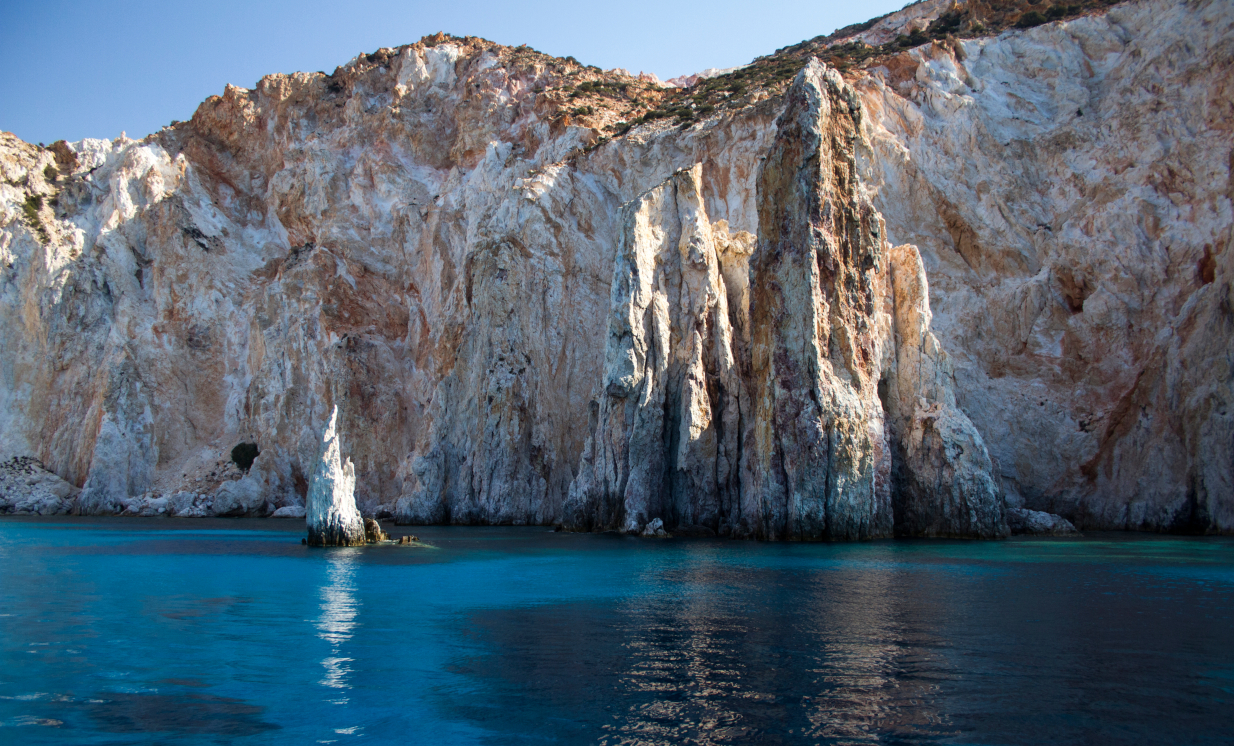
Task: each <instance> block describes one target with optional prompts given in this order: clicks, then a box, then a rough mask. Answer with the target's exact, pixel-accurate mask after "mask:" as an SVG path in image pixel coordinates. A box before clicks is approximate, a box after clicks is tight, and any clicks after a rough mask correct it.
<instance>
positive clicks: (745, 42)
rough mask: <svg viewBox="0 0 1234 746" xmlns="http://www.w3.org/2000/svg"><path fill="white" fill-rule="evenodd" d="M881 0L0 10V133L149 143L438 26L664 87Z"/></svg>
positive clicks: (167, 0) (126, 0)
mask: <svg viewBox="0 0 1234 746" xmlns="http://www.w3.org/2000/svg"><path fill="white" fill-rule="evenodd" d="M903 5H904V0H873V1H872V2H865V3H858V2H836V1H834V0H816V1H815V2H809V3H806V2H791V1H789V0H762V1H761V2H736V1H735V0H712V1H711V2H706V3H703V2H695V1H694V0H690V1H689V2H671V1H668V2H666V1H665V0H658V1H657V0H626V1H625V2H605V3H586V2H565V1H563V0H532V1H530V2H501V0H472V1H471V2H451V0H435V1H434V2H421V1H420V0H403V1H402V2H398V1H397V0H357V1H355V2H347V1H346V0H342V1H340V0H333V1H331V2H325V1H324V0H296V1H295V2H292V1H291V0H270V1H269V2H263V1H262V0H209V1H205V0H0V19H2V20H0V69H2V70H3V71H4V73H3V75H0V130H5V131H9V132H13V133H14V134H16V135H17V136H18V137H20V138H22V139H23V140H26V141H28V142H43V143H51V142H53V141H55V140H60V139H66V140H78V139H81V138H83V137H108V138H110V137H117V136H118V135H119V134H120V132H121V131H127V133H128V135H129V137H142V136H144V135H147V134H149V133H151V132H154V131H156V130H158V129H159V128H160V127H162V126H164V125H166V124H168V123H169V122H170V121H171V120H173V119H188V118H189V117H191V116H192V115H193V111H194V110H195V109H196V108H197V105H198V104H199V103H201V101H202V100H203V99H205V98H206V97H207V96H210V95H212V94H216V93H222V91H223V86H224V85H225V84H227V83H233V84H235V85H239V86H243V87H246V88H248V87H252V86H253V84H254V83H256V82H257V80H258V79H259V78H261V76H263V75H267V74H269V73H276V72H282V73H290V72H296V71H301V70H307V71H312V70H322V71H325V72H330V71H332V70H333V69H334V68H335V67H337V66H339V65H341V64H344V63H345V62H347V61H348V60H350V59H351V58H352V57H355V56H356V55H357V54H359V53H360V52H372V51H374V50H376V49H379V48H381V47H394V46H398V45H400V44H407V43H410V42H413V41H416V40H418V39H419V38H420V37H422V36H425V35H427V34H431V33H435V32H437V31H445V32H447V33H451V34H457V35H459V36H467V35H472V36H482V37H484V38H486V39H491V40H493V41H496V42H500V43H502V44H508V45H517V44H529V45H530V46H532V47H534V48H535V49H538V50H540V51H542V52H546V53H548V54H553V55H557V56H561V57H564V56H567V55H573V56H574V57H576V58H577V59H578V60H579V61H580V62H582V63H584V64H589V65H598V66H600V67H602V68H605V69H608V68H613V67H624V68H626V69H628V70H631V71H632V72H634V73H638V72H639V71H646V72H654V73H655V74H657V75H659V76H660V77H661V78H670V77H674V76H677V75H684V74H688V73H693V72H698V71H699V70H703V69H705V68H708V67H731V66H734V65H741V64H744V63H746V62H749V61H750V60H752V59H753V58H755V57H757V56H759V55H762V54H768V53H771V52H774V51H775V50H776V49H778V48H780V47H783V46H787V45H790V44H796V43H797V42H799V41H802V40H803V39H809V38H812V37H815V36H818V35H820V34H828V33H831V32H832V31H834V30H835V29H837V28H839V27H842V26H847V25H848V24H850V23H856V22H858V21H864V20H866V19H868V18H872V17H874V16H879V15H883V14H884V13H888V12H891V11H893V10H897V9H899V8H900V7H902V6H903Z"/></svg>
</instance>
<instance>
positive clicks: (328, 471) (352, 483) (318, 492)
mask: <svg viewBox="0 0 1234 746" xmlns="http://www.w3.org/2000/svg"><path fill="white" fill-rule="evenodd" d="M337 420H338V406H335V407H334V411H332V412H331V413H330V423H329V424H328V425H326V431H325V432H324V433H323V434H322V436H321V457H320V458H319V459H318V460H317V468H316V470H315V471H314V473H313V481H312V482H310V483H309V493H308V505H307V506H306V509H305V518H306V519H307V521H308V543H309V545H310V546H315V547H355V546H362V545H363V544H364V521H363V520H361V518H360V511H359V510H358V509H357V508H356V494H355V493H356V470H355V467H353V466H352V465H351V459H347V461H346V462H344V461H343V460H342V457H341V454H340V451H339V440H338V433H337V432H336V430H335V423H336V421H337Z"/></svg>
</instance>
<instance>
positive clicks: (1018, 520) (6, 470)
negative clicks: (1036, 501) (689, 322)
mask: <svg viewBox="0 0 1234 746" xmlns="http://www.w3.org/2000/svg"><path fill="white" fill-rule="evenodd" d="M80 494H81V490H80V489H78V488H76V487H74V486H73V485H71V484H69V483H68V482H66V481H64V480H63V479H61V478H60V477H58V476H57V475H55V474H54V473H52V472H50V471H48V470H47V469H46V467H44V466H43V463H42V462H41V461H39V460H38V459H36V458H32V457H29V456H24V457H16V458H13V459H11V460H9V461H6V462H0V517H4V516H59V515H80V514H82V511H81V510H80V509H79V507H78V505H77V497H78V496H79V495H80ZM215 502H216V496H215V495H211V494H202V493H193V492H188V491H179V492H176V493H173V494H170V495H155V494H153V493H150V494H146V495H139V496H136V497H133V498H131V499H130V500H129V501H127V502H126V503H124V504H123V507H122V509H121V510H119V511H117V512H115V513H113V515H119V516H129V517H143V518H238V517H250V518H276V519H277V518H292V519H300V520H303V519H304V518H305V507H304V506H303V505H296V504H291V505H284V506H281V507H275V508H273V509H267V508H269V507H272V506H271V505H270V503H263V505H262V509H260V510H257V511H253V512H243V513H239V512H236V511H235V509H234V504H233V503H232V502H231V501H230V499H229V497H228V496H227V495H226V494H224V495H223V496H222V497H220V498H218V503H219V504H220V505H225V506H228V507H227V509H226V510H225V512H215V511H214V505H215ZM96 515H97V513H96ZM1006 515H1007V525H1008V526H1009V528H1010V529H1011V534H1012V535H1013V536H1015V535H1021V534H1028V535H1039V536H1067V535H1078V533H1079V532H1078V531H1076V529H1075V527H1074V526H1072V525H1071V522H1070V521H1068V520H1066V519H1065V518H1061V517H1060V516H1056V515H1053V514H1050V513H1043V512H1041V511H1035V510H1025V509H1023V508H1014V507H1008V508H1007V511H1006ZM393 518H394V515H393V514H392V513H391V512H390V511H388V510H383V511H379V512H376V513H373V514H370V515H364V516H363V521H364V536H365V541H366V542H367V543H378V542H382V541H388V540H389V539H390V537H389V536H388V535H386V534H385V533H384V532H383V531H382V529H381V526H380V523H378V521H379V520H393ZM641 535H642V536H646V537H656V538H667V537H670V536H673V537H678V538H683V537H684V538H710V537H715V536H716V533H715V532H714V531H712V530H711V529H709V528H707V527H705V526H683V527H680V528H679V529H678V530H676V531H674V532H672V533H671V534H670V533H669V532H667V531H665V530H664V527H663V522H662V521H660V520H659V519H656V520H654V521H652V522H650V523H649V524H648V526H647V527H645V528H644V529H643V531H642V532H641ZM409 538H411V537H409ZM404 543H406V542H404Z"/></svg>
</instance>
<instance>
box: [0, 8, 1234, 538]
mask: <svg viewBox="0 0 1234 746" xmlns="http://www.w3.org/2000/svg"><path fill="white" fill-rule="evenodd" d="M1089 5H1090V3H1088V2H1085V3H1081V4H1080V5H1077V6H1069V7H1072V8H1078V9H1079V10H1078V11H1076V12H1074V13H1073V12H1071V11H1067V12H1066V13H1064V14H1063V15H1064V16H1065V17H1064V18H1063V19H1062V20H1058V21H1055V22H1051V23H1044V24H1040V25H1036V26H1035V27H1033V28H1025V29H1013V30H1007V31H1005V32H1002V33H999V34H997V35H993V34H992V30H993V31H997V30H998V29H1002V28H1004V27H1010V26H1011V25H1012V24H1013V21H1014V18H1012V17H1011V16H1007V15H1006V14H1005V13H1003V11H1001V10H999V8H1001V7H1002V5H1000V4H998V3H985V4H981V3H968V4H965V3H961V4H959V5H956V6H954V7H953V6H951V5H948V4H945V3H934V2H929V3H922V4H919V5H918V6H913V7H912V9H906V11H904V12H901V13H898V14H893V16H889V17H887V18H886V19H883V20H882V21H880V22H879V23H876V24H873V25H870V26H867V27H866V28H863V29H859V30H858V31H856V32H854V33H852V34H849V35H848V36H843V35H840V36H837V37H836V38H831V37H828V38H827V39H822V40H815V41H814V42H811V43H810V44H806V45H802V46H800V47H799V48H792V49H790V50H782V53H780V54H778V55H775V56H772V57H768V58H765V59H763V60H760V61H756V64H754V65H752V66H750V67H749V68H748V69H745V70H738V71H733V72H730V73H725V74H724V75H720V76H715V77H709V78H699V79H698V80H696V81H695V82H694V84H693V86H692V87H691V88H689V89H682V90H677V89H660V88H656V87H655V86H653V85H651V84H650V83H647V82H645V81H637V80H634V79H630V78H628V77H624V76H622V75H620V74H616V73H614V74H612V75H607V74H604V73H602V72H600V71H596V70H593V69H589V68H583V67H581V66H579V65H577V64H576V63H574V62H573V61H562V60H555V59H553V58H549V57H546V56H544V55H539V54H537V53H533V52H530V51H529V50H526V49H524V48H518V49H510V48H505V47H500V46H498V45H494V44H491V43H488V42H484V41H482V40H477V39H471V38H468V39H458V38H450V37H444V36H438V37H434V38H431V39H426V40H424V41H422V42H420V43H417V44H413V45H409V46H405V47H400V48H398V49H384V50H379V51H378V52H376V53H374V54H368V55H361V56H359V57H357V58H356V59H355V60H353V61H351V62H350V63H348V64H347V65H345V66H343V67H341V68H339V69H338V70H336V71H335V72H334V73H333V74H331V75H324V74H320V73H314V74H295V75H290V76H285V75H276V76H270V77H267V78H264V79H263V80H262V81H261V82H260V83H259V84H258V85H257V87H256V88H255V89H253V90H245V89H240V88H235V87H228V88H227V90H226V92H225V93H224V95H223V96H219V97H213V98H211V99H210V100H208V101H206V102H205V103H204V104H203V105H202V106H201V108H200V109H199V110H198V112H197V113H196V114H195V115H194V117H193V119H192V120H191V121H189V122H184V123H178V124H175V125H174V126H172V127H169V128H166V129H164V130H163V131H161V132H160V133H157V134H155V135H151V136H150V137H147V138H145V139H143V140H140V141H133V140H127V139H123V138H122V139H120V140H116V141H112V142H106V141H98V140H86V141H82V142H80V143H71V144H69V143H57V144H56V145H55V146H53V147H52V148H40V147H35V146H32V145H28V144H26V143H22V142H21V141H19V140H17V139H16V138H13V137H11V136H8V135H3V136H0V456H2V457H5V458H9V457H15V456H31V457H37V458H38V459H39V460H41V462H42V463H43V464H45V465H46V467H47V468H48V469H49V470H50V471H52V472H54V473H55V474H58V475H59V476H61V477H63V478H64V479H66V480H67V481H68V482H69V483H71V484H72V485H74V486H76V487H80V488H81V490H82V491H81V494H80V496H78V497H76V498H74V505H75V507H76V509H77V510H78V511H81V512H119V511H126V510H127V511H129V512H134V513H142V512H150V511H151V506H152V505H155V504H158V505H160V506H173V507H166V510H167V511H168V512H180V511H183V512H185V513H186V514H209V513H214V514H224V513H225V514H233V515H234V514H259V515H267V514H271V513H274V512H276V511H278V510H280V509H281V510H283V511H285V512H284V514H286V512H287V511H288V510H289V509H290V512H295V511H296V510H298V509H300V508H303V507H304V504H305V499H306V497H307V495H308V490H309V482H310V478H311V476H312V474H313V471H314V469H315V468H316V465H317V458H318V455H319V452H318V448H319V443H320V439H319V428H320V427H321V423H322V422H324V421H325V420H326V419H327V417H326V415H327V413H328V412H330V411H331V410H332V409H333V408H335V407H337V408H338V418H337V427H338V431H339V433H340V434H341V435H342V436H343V437H344V438H345V440H346V441H347V443H348V444H349V448H350V451H351V454H352V457H353V459H354V461H355V479H356V486H355V494H356V500H357V502H358V504H359V507H360V509H361V510H362V511H363V512H365V513H369V514H374V513H389V514H391V515H393V516H395V517H398V518H399V519H401V520H406V521H417V522H453V523H513V524H529V523H539V524H552V523H557V522H562V521H564V522H565V523H567V524H568V525H571V526H575V527H579V528H594V529H599V528H617V529H621V530H629V531H634V530H644V529H646V527H647V526H648V524H650V523H652V522H653V521H654V520H656V519H660V520H661V521H662V522H663V525H664V527H665V528H667V529H668V530H670V531H672V530H677V529H682V528H686V529H696V530H706V531H715V532H718V533H727V534H729V535H735V536H751V537H765V538H861V537H874V536H885V535H890V534H892V533H901V534H911V535H932V536H943V535H955V536H996V535H1000V534H1002V533H1003V532H1005V530H1006V525H1005V522H1004V518H1003V503H1004V501H1007V504H1009V505H1011V506H1012V507H1013V508H1017V509H1019V508H1030V509H1038V510H1049V511H1052V512H1057V513H1060V514H1061V515H1063V516H1065V517H1067V518H1069V519H1071V520H1072V521H1074V522H1075V523H1076V524H1077V525H1078V526H1079V527H1080V528H1086V527H1087V528H1102V527H1131V528H1146V529H1158V530H1180V529H1185V530H1199V531H1224V532H1229V531H1234V494H1232V492H1234V420H1232V419H1231V418H1232V417H1234V414H1231V412H1232V411H1234V410H1232V409H1231V406H1232V405H1234V383H1232V381H1234V378H1232V377H1234V372H1232V369H1231V360H1230V357H1229V350H1230V349H1231V348H1232V345H1231V339H1232V338H1234V328H1232V326H1231V318H1232V316H1231V311H1230V307H1231V288H1230V279H1229V278H1230V266H1229V263H1230V261H1231V260H1230V252H1229V245H1230V243H1231V238H1234V236H1232V235H1231V226H1232V225H1234V207H1232V204H1231V199H1232V198H1234V187H1232V186H1231V184H1234V177H1231V168H1232V166H1234V162H1232V161H1231V157H1227V156H1230V153H1231V148H1232V144H1234V142H1232V141H1234V136H1232V135H1231V130H1230V124H1229V123H1230V122H1231V121H1234V117H1232V116H1231V114H1234V112H1231V110H1230V101H1231V100H1234V96H1231V95H1230V94H1231V90H1230V85H1231V84H1230V80H1231V79H1234V76H1231V75H1230V59H1231V44H1232V42H1231V41H1230V40H1231V39H1234V33H1231V31H1232V30H1234V29H1232V26H1234V11H1232V10H1231V8H1230V6H1229V4H1228V3H1222V2H1195V3H1187V4H1176V3H1169V2H1165V1H1164V0H1141V1H1140V2H1129V3H1124V4H1120V5H1116V6H1113V7H1112V8H1110V9H1108V10H1101V11H1099V12H1097V11H1093V10H1091V9H1089ZM987 6H989V7H988V8H987ZM983 8H984V9H985V10H982V9H983ZM990 8H993V9H994V10H990ZM979 11H980V12H981V13H987V15H986V16H982V18H984V19H985V23H986V26H987V27H989V28H987V30H986V31H985V32H984V33H982V34H972V35H970V36H969V37H968V38H965V37H964V34H963V33H960V31H961V30H962V29H961V27H962V26H963V28H964V29H976V28H977V25H978V24H976V22H975V18H976V16H973V17H972V18H971V19H970V16H971V15H972V14H974V13H978V12H979ZM994 11H998V12H997V13H996V12H994ZM999 13H1003V15H999ZM965 14H969V15H965ZM991 14H992V15H991ZM1068 14H1069V15H1068ZM965 19H968V20H965ZM1000 19H1001V20H1000ZM1042 20H1043V21H1044V20H1045V18H1044V17H1042ZM970 21H972V23H971V24H970ZM964 24H970V25H968V26H965V25H964ZM1020 25H1024V26H1028V25H1031V24H1029V23H1023V22H1021V24H1020ZM927 32H928V33H927ZM854 34H855V35H854ZM841 37H842V38H841ZM858 39H860V40H864V41H865V42H866V43H868V44H875V45H880V46H877V48H874V47H868V46H862V44H861V43H859V42H858V41H857V40H858ZM930 39H934V41H930ZM918 42H920V43H918ZM863 50H865V51H863ZM870 50H873V51H870ZM810 56H818V57H821V58H822V59H824V60H828V61H830V62H831V63H832V64H833V65H834V66H838V67H840V68H842V69H843V77H842V76H841V75H840V74H839V73H837V71H836V70H835V69H833V68H831V67H827V66H825V65H823V64H820V63H819V62H813V63H809V64H807V59H808V58H809V57H810ZM858 63H860V64H858ZM803 68H804V69H803ZM653 106H654V107H657V108H655V109H652V108H650V107H653ZM639 107H641V108H639ZM908 244H912V245H915V247H916V248H913V247H912V246H909V245H908ZM238 443H255V444H257V445H258V446H259V449H260V455H258V456H257V458H256V461H254V462H253V463H252V465H251V468H248V469H247V471H245V470H242V469H240V468H236V467H232V466H231V465H229V464H228V454H229V453H230V452H231V450H232V448H233V447H234V446H236V445H237V444H238ZM160 501H161V502H160ZM58 505H59V504H58ZM61 507H62V506H61ZM57 509H61V508H57Z"/></svg>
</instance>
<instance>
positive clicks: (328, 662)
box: [314, 549, 359, 704]
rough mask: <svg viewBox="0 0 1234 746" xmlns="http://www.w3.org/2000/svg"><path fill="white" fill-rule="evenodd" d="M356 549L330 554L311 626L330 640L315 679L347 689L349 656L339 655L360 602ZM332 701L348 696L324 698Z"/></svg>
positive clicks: (351, 628) (337, 702)
mask: <svg viewBox="0 0 1234 746" xmlns="http://www.w3.org/2000/svg"><path fill="white" fill-rule="evenodd" d="M357 559H358V557H357V551H356V550H354V549H336V550H334V551H333V552H332V553H331V556H330V559H329V563H330V564H329V569H328V570H327V579H328V584H327V585H323V586H322V588H321V603H320V605H319V607H318V608H319V609H320V610H321V614H320V616H319V617H318V618H317V623H316V624H315V625H314V626H315V627H316V628H317V636H318V637H319V638H321V639H322V640H325V641H326V642H328V643H330V655H328V656H326V657H325V658H324V659H322V661H321V666H322V668H324V669H325V674H324V675H323V676H322V678H321V680H320V681H319V682H318V683H319V684H320V685H321V686H324V687H328V688H330V689H350V688H351V684H350V683H349V681H348V679H349V677H350V676H351V673H352V669H351V665H350V664H351V663H353V661H352V659H351V658H349V657H346V656H344V655H342V654H341V651H342V648H343V645H344V643H346V642H347V641H349V640H350V639H351V637H352V634H353V632H354V630H355V628H356V616H357V615H358V614H359V602H358V601H357V600H356V588H355V563H356V561H357ZM327 701H329V702H330V703H332V704H346V703H347V698H346V697H345V696H344V697H339V698H337V699H331V700H327Z"/></svg>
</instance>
